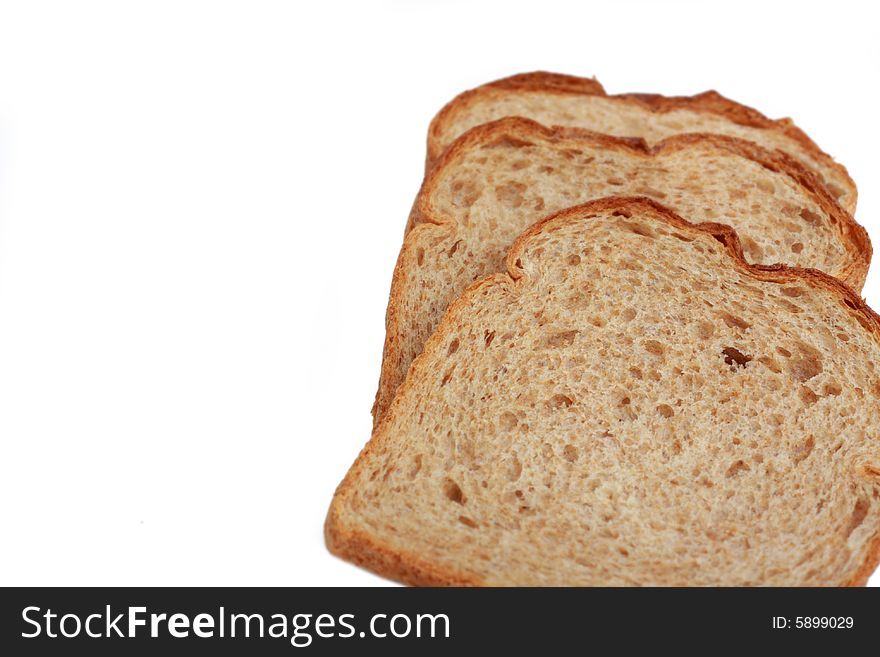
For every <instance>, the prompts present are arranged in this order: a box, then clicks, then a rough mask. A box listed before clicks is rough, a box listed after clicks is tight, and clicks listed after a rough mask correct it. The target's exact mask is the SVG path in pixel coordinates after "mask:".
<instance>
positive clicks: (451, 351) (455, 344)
mask: <svg viewBox="0 0 880 657" xmlns="http://www.w3.org/2000/svg"><path fill="white" fill-rule="evenodd" d="M459 344H460V343H459V341H458V338H455V339H454V340H453V341H452V342H450V343H449V351H448V352H447V355H449V356H451V355H452V354H454V353H455V352H456V351H458V345H459Z"/></svg>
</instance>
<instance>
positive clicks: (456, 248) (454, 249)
mask: <svg viewBox="0 0 880 657" xmlns="http://www.w3.org/2000/svg"><path fill="white" fill-rule="evenodd" d="M462 242H464V240H457V241H456V242H455V244H453V245H452V247H450V249H449V254H448V255H449V257H450V258H451V257H452V256H454V255H455V252H456V251H458V247H459V245H460V244H461V243H462Z"/></svg>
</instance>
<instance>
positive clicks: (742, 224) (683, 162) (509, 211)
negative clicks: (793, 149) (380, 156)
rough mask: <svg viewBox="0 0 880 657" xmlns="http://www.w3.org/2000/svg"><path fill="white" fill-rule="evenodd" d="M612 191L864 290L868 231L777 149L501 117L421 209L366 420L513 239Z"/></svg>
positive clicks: (424, 195)
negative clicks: (716, 224) (652, 141)
mask: <svg viewBox="0 0 880 657" xmlns="http://www.w3.org/2000/svg"><path fill="white" fill-rule="evenodd" d="M620 194H630V195H633V194H637V195H646V196H650V197H653V198H655V199H656V200H658V201H659V202H661V203H664V204H666V205H668V206H669V207H670V208H671V209H672V210H674V211H675V212H677V213H679V214H681V215H682V216H685V217H688V219H690V220H692V221H720V222H723V223H728V224H730V225H731V226H732V227H733V228H735V229H736V230H737V231H739V233H740V237H741V239H742V240H743V244H744V247H745V251H746V256H747V258H748V259H749V261H751V262H756V263H761V264H771V263H774V262H787V263H790V264H794V265H798V266H806V267H815V268H817V269H821V270H822V271H825V272H826V273H829V274H831V275H832V276H835V277H837V278H840V279H842V280H844V281H845V282H847V283H848V284H849V285H851V286H852V287H853V288H854V289H856V290H860V289H861V287H862V284H863V283H864V280H865V275H866V273H867V270H868V263H869V262H870V258H871V246H870V243H869V241H868V237H867V235H866V233H865V231H864V229H862V228H861V226H859V225H858V224H856V223H855V221H854V220H853V219H852V217H851V216H850V215H849V213H847V212H846V211H845V210H843V209H842V208H841V207H840V206H839V205H838V204H837V203H836V202H835V201H834V199H833V198H831V196H830V195H829V194H828V192H827V190H826V189H825V187H824V185H822V184H821V183H819V182H818V180H817V179H816V177H815V176H814V175H813V174H811V173H810V172H809V171H807V170H806V169H804V168H803V167H802V166H800V165H799V164H798V163H797V162H796V161H795V160H793V159H792V158H790V157H788V156H786V155H785V154H784V153H782V152H780V151H775V152H773V153H770V152H768V151H765V150H764V149H762V148H760V147H759V146H756V145H755V144H753V143H751V142H746V141H742V140H738V139H734V138H731V137H724V136H718V135H696V134H688V135H677V136H675V137H670V138H669V139H666V140H664V141H662V142H660V143H658V144H656V145H654V146H653V147H648V146H647V145H646V144H645V142H643V141H641V140H638V139H621V138H616V137H609V136H607V135H599V134H596V133H590V132H586V131H582V130H575V129H562V128H554V129H549V128H545V127H543V126H541V125H540V124H537V123H535V122H534V121H530V120H527V119H521V118H506V119H501V120H499V121H496V122H494V123H489V124H484V125H481V126H478V127H477V128H474V129H473V130H471V131H469V132H468V133H467V134H465V135H464V136H463V137H462V138H461V139H459V140H458V141H457V142H456V143H455V144H454V145H453V146H452V147H450V148H449V149H447V151H446V152H445V154H444V156H443V157H442V158H441V159H440V161H439V162H437V164H436V166H435V167H434V168H433V169H432V170H431V172H430V173H429V174H428V176H427V177H426V179H425V181H424V183H423V186H422V189H421V191H420V193H419V196H418V198H417V199H416V203H415V207H414V210H413V212H412V215H411V222H412V225H413V227H412V228H411V230H409V231H408V233H407V235H406V238H405V239H404V243H403V247H402V249H401V252H400V256H399V258H398V261H397V267H396V269H395V272H394V278H393V281H392V286H391V297H390V301H389V305H388V312H387V316H386V339H385V347H384V354H383V361H382V373H381V378H380V382H379V390H378V393H377V396H376V404H375V406H374V409H373V412H374V419H375V421H378V420H379V419H381V416H382V414H383V413H384V411H385V409H386V408H387V407H388V404H389V403H390V402H391V400H392V399H393V397H394V392H395V390H396V389H397V387H398V386H399V385H400V384H401V383H402V382H403V379H404V377H405V376H406V370H407V368H408V367H409V364H410V363H411V362H412V359H413V358H415V357H416V355H418V354H419V353H420V352H421V350H422V346H423V345H424V343H425V340H427V339H428V336H430V335H431V333H433V331H434V328H435V327H436V325H437V322H439V321H440V317H441V315H442V314H443V311H444V310H445V309H446V306H447V305H448V304H449V302H451V301H452V300H453V299H454V298H456V297H457V296H458V295H459V294H461V292H462V291H463V290H464V289H465V288H466V287H467V286H468V285H470V284H471V283H472V282H473V281H474V280H476V279H477V278H479V277H481V276H485V275H486V274H489V273H492V272H498V271H502V270H503V266H504V262H503V261H504V256H505V254H506V253H507V251H508V250H509V248H510V245H511V243H512V242H513V240H514V239H515V238H516V236H517V235H519V234H520V233H521V232H522V231H524V230H525V229H526V228H528V227H529V226H530V225H531V224H533V223H534V222H535V221H537V220H539V219H540V218H542V217H544V216H546V215H548V214H550V213H552V212H556V211H558V210H561V209H563V208H566V207H569V206H572V205H576V204H578V203H583V202H586V201H589V200H592V199H596V198H601V197H604V196H610V195H620Z"/></svg>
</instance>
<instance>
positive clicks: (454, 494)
mask: <svg viewBox="0 0 880 657" xmlns="http://www.w3.org/2000/svg"><path fill="white" fill-rule="evenodd" d="M443 494H444V495H445V496H446V499H448V500H449V501H450V502H455V503H456V504H462V505H463V504H464V503H465V502H466V501H467V500H466V498H465V496H464V493H463V492H462V490H461V486H459V485H458V484H457V483H455V482H454V481H453V480H452V479H447V480H446V481H444V482H443Z"/></svg>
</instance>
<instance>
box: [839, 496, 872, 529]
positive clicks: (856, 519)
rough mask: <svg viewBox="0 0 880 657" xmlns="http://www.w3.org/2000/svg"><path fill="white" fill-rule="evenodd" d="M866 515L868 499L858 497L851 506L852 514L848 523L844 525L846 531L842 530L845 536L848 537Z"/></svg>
mask: <svg viewBox="0 0 880 657" xmlns="http://www.w3.org/2000/svg"><path fill="white" fill-rule="evenodd" d="M867 515H868V501H867V500H866V499H865V498H863V497H860V498H859V499H858V500H856V504H855V506H854V507H853V510H852V515H850V518H849V524H848V525H847V527H846V531H845V532H844V534H845V536H846V537H847V538H849V536H850V534H852V533H853V532H854V531H855V530H856V529H858V528H859V526H860V525H861V524H862V522H864V520H865V517H866V516H867Z"/></svg>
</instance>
